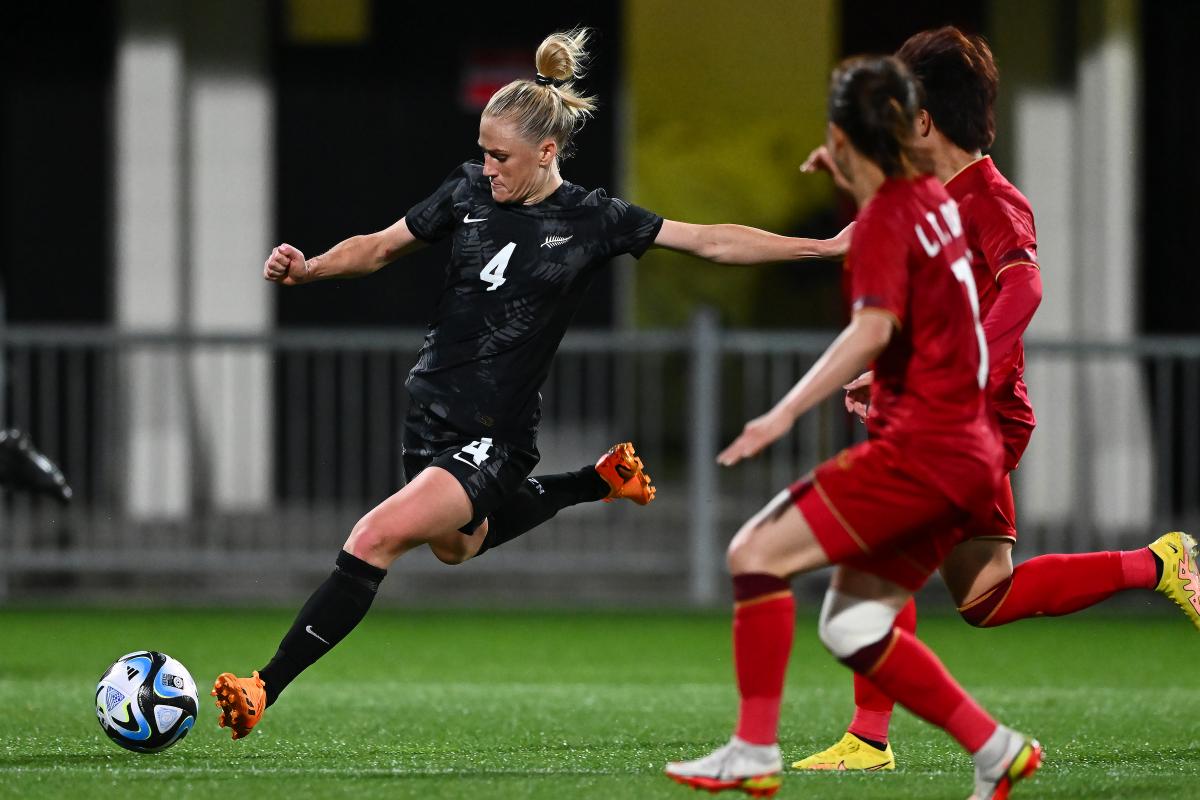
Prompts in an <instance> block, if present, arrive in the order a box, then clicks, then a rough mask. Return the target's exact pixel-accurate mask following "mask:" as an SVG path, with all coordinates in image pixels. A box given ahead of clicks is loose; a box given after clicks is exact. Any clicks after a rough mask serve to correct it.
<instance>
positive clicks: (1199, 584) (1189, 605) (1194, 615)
mask: <svg viewBox="0 0 1200 800" xmlns="http://www.w3.org/2000/svg"><path fill="white" fill-rule="evenodd" d="M1150 550H1151V552H1153V553H1154V554H1155V555H1156V556H1158V557H1159V558H1161V559H1162V562H1163V572H1162V580H1160V581H1159V582H1158V586H1156V587H1154V588H1155V591H1157V592H1158V593H1159V594H1162V595H1165V596H1166V597H1168V598H1170V600H1171V602H1173V603H1174V604H1175V605H1177V606H1179V607H1180V608H1181V609H1182V610H1183V613H1184V614H1187V616H1188V619H1190V620H1191V621H1192V624H1193V625H1195V626H1196V628H1197V630H1200V573H1197V572H1196V558H1197V555H1200V553H1197V545H1196V540H1195V539H1193V538H1192V537H1191V536H1189V535H1187V534H1186V533H1182V532H1180V531H1173V532H1171V533H1164V534H1163V535H1162V536H1160V537H1158V538H1157V539H1155V540H1154V541H1153V542H1151V543H1150Z"/></svg>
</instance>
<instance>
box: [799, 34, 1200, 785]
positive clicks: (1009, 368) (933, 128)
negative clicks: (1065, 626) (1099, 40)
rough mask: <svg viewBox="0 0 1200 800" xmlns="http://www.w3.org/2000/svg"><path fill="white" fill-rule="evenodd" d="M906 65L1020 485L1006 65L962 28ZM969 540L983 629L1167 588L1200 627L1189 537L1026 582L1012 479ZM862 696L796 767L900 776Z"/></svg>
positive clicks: (1041, 572) (874, 708)
mask: <svg viewBox="0 0 1200 800" xmlns="http://www.w3.org/2000/svg"><path fill="white" fill-rule="evenodd" d="M896 56H897V58H899V59H900V60H901V61H903V62H904V63H905V64H906V66H908V67H909V69H910V70H911V71H912V72H913V74H914V77H915V78H916V79H917V80H918V81H919V83H920V84H921V87H922V97H923V101H922V105H923V108H922V109H921V110H920V111H919V112H918V114H917V120H916V139H915V141H914V151H915V152H916V155H917V157H918V158H921V159H923V160H924V161H926V162H927V163H928V166H929V167H930V168H931V169H932V171H933V173H934V174H935V175H936V176H937V177H938V178H939V179H941V180H942V181H943V182H944V183H945V185H946V191H947V192H948V193H949V194H950V196H951V197H953V198H954V199H955V200H956V201H958V207H959V213H960V216H961V218H962V223H963V232H964V236H965V237H966V241H967V246H968V249H969V251H970V258H971V267H972V270H973V272H974V276H975V284H976V287H977V290H978V294H979V305H980V313H981V315H982V318H983V329H984V333H985V335H986V336H987V344H988V352H989V357H990V360H991V367H990V376H989V377H990V379H989V386H988V397H989V400H990V401H991V404H992V407H993V409H994V410H995V412H996V414H997V417H998V420H999V423H1000V431H1001V435H1002V437H1003V439H1004V468H1005V472H1006V473H1009V472H1011V471H1012V470H1014V469H1016V467H1017V464H1018V463H1019V461H1020V459H1021V455H1022V454H1023V453H1024V451H1025V447H1026V445H1027V444H1028V443H1029V437H1030V434H1031V433H1032V432H1033V427H1034V424H1035V420H1034V415H1033V407H1032V405H1031V404H1030V402H1029V396H1028V394H1027V393H1026V390H1025V382H1024V378H1023V372H1024V366H1025V357H1024V348H1023V346H1022V343H1021V336H1022V334H1023V333H1024V332H1025V328H1026V327H1027V326H1028V324H1029V321H1030V320H1031V319H1032V318H1033V314H1034V312H1035V311H1036V309H1037V307H1038V303H1039V302H1040V300H1041V295H1042V283H1041V276H1040V272H1039V269H1038V262H1037V236H1036V233H1035V230H1034V221H1033V211H1032V209H1031V208H1030V205H1029V202H1028V201H1027V200H1026V199H1025V197H1024V195H1022V194H1021V193H1020V192H1019V191H1018V190H1017V189H1016V187H1014V186H1013V185H1012V184H1011V183H1009V181H1008V180H1007V179H1006V178H1005V177H1004V176H1003V175H1001V174H1000V171H999V170H998V169H997V168H996V165H995V164H994V163H993V162H992V160H991V158H989V157H987V156H985V155H983V150H985V149H987V148H988V147H990V146H991V144H992V140H993V138H994V136H995V122H994V115H993V104H994V102H995V98H996V87H997V82H998V76H997V71H996V65H995V62H994V61H993V59H992V54H991V50H990V49H989V48H988V45H987V42H986V41H984V40H983V39H982V38H980V37H974V36H966V35H964V34H963V33H962V32H961V31H959V30H958V29H956V28H952V27H945V28H940V29H937V30H932V31H924V32H921V33H918V34H916V35H914V36H912V37H911V38H910V39H909V40H908V41H906V42H905V43H904V45H903V46H902V47H901V48H900V50H899V51H898V52H897V53H896ZM819 157H820V155H819V154H818V158H819ZM826 163H827V162H826ZM869 386H870V375H869V374H868V375H866V376H863V377H862V378H860V379H858V380H856V381H854V382H852V383H851V384H850V392H849V394H848V396H847V407H848V408H849V409H850V410H852V411H855V412H856V413H858V414H859V415H860V416H863V417H866V416H867V403H866V402H865V401H866V397H865V396H864V394H863V393H864V391H869ZM964 538H965V539H966V541H964V542H963V543H962V544H960V545H959V546H957V547H956V548H955V549H954V550H953V551H952V552H951V553H950V554H949V555H948V556H947V557H946V560H945V562H944V563H943V565H942V575H943V577H944V578H945V581H946V584H947V586H948V588H949V589H950V592H951V595H952V596H953V597H954V599H955V602H956V603H957V605H958V607H959V611H960V612H961V613H962V616H963V618H964V619H966V620H967V621H968V622H969V623H970V624H972V625H976V626H980V627H992V626H996V625H1003V624H1006V623H1009V622H1013V621H1016V620H1018V619H1026V618H1028V617H1035V616H1059V615H1062V614H1070V613H1072V612H1075V611H1079V610H1081V609H1083V608H1087V607H1088V606H1091V605H1094V604H1095V603H1098V602H1100V601H1101V600H1103V599H1105V598H1107V597H1109V596H1111V595H1112V594H1114V593H1115V592H1119V591H1122V590H1126V589H1154V588H1157V589H1158V590H1159V591H1161V592H1163V593H1164V594H1166V595H1167V596H1168V597H1171V598H1172V599H1173V600H1175V601H1176V602H1177V603H1178V604H1179V605H1180V607H1181V608H1183V609H1184V611H1185V612H1186V613H1188V615H1189V616H1190V617H1191V618H1192V621H1193V623H1195V624H1197V625H1200V607H1198V606H1200V603H1197V604H1196V605H1193V603H1192V602H1190V599H1191V598H1192V593H1191V592H1189V591H1188V590H1187V588H1186V587H1187V585H1188V583H1189V582H1190V581H1192V580H1195V578H1194V576H1195V567H1194V562H1193V558H1194V556H1193V554H1192V552H1191V551H1192V550H1193V549H1194V547H1195V543H1194V542H1193V541H1192V540H1191V537H1189V536H1187V535H1186V534H1181V533H1177V532H1176V533H1168V534H1166V535H1164V536H1163V537H1160V539H1159V540H1157V541H1156V542H1154V543H1153V544H1152V545H1150V546H1149V547H1145V548H1141V549H1139V550H1133V551H1125V552H1101V553H1079V554H1071V555H1044V556H1040V557H1038V558H1034V559H1030V560H1029V561H1026V562H1024V563H1022V564H1021V565H1020V566H1018V567H1017V568H1016V569H1015V570H1014V568H1013V563H1012V546H1013V542H1014V541H1015V540H1016V527H1015V510H1014V504H1013V495H1012V485H1011V482H1010V480H1009V477H1008V475H1007V474H1006V475H1005V478H1004V481H1003V483H1002V484H1001V487H1000V491H999V494H998V495H997V498H996V504H995V508H994V510H993V512H992V513H991V514H989V515H987V516H986V517H984V518H983V519H981V520H978V521H976V522H974V523H973V524H972V525H971V526H969V527H968V529H967V531H966V532H965V537H964ZM1164 562H1168V566H1169V569H1164ZM1189 576H1191V577H1189ZM1195 585H1200V582H1197V583H1196V584H1195ZM897 626H899V627H903V628H905V629H907V630H909V631H913V630H915V628H916V607H915V605H913V604H911V603H910V604H909V605H908V606H906V607H905V608H904V610H903V611H902V612H901V614H900V615H899V617H898V618H897ZM854 697H855V715H854V719H853V720H852V721H851V723H850V726H849V727H848V729H847V733H846V735H845V736H843V737H842V739H841V740H840V741H838V742H837V743H836V744H834V745H833V746H832V747H830V748H828V749H826V750H823V751H821V752H819V753H816V754H814V755H812V756H809V757H808V758H805V759H803V760H801V761H798V762H796V763H795V764H793V766H794V767H796V768H797V769H827V770H847V769H849V770H855V769H857V770H885V769H894V768H895V757H894V755H893V753H892V748H891V745H890V743H889V741H888V729H889V726H890V721H891V714H892V707H893V705H894V704H893V702H892V700H891V698H890V697H888V696H887V694H886V693H884V692H882V691H880V690H879V689H878V688H876V687H875V686H873V685H872V683H871V682H870V681H869V680H867V679H865V678H863V677H861V676H855V681H854Z"/></svg>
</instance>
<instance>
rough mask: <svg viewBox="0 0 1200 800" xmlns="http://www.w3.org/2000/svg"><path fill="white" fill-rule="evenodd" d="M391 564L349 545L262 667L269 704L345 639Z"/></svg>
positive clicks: (360, 616)
mask: <svg viewBox="0 0 1200 800" xmlns="http://www.w3.org/2000/svg"><path fill="white" fill-rule="evenodd" d="M385 575H387V570H386V569H380V568H379V567H376V566H373V565H371V564H368V563H367V562H366V561H363V560H362V559H361V558H357V557H355V556H353V555H351V554H350V553H347V552H346V551H345V550H343V551H342V552H340V553H338V557H337V565H336V566H335V567H334V568H333V574H332V575H330V576H329V577H328V578H327V579H326V580H325V582H324V583H323V584H321V586H320V587H319V588H318V589H317V590H316V591H315V592H313V594H312V597H310V598H308V602H307V603H305V604H304V607H303V608H301V609H300V613H299V614H298V615H297V616H296V621H295V622H293V623H292V627H291V629H290V630H288V632H287V635H285V636H284V637H283V641H282V642H280V643H279V650H278V651H277V652H276V653H275V657H274V658H272V659H271V662H270V663H269V664H267V665H266V666H265V667H263V668H262V669H260V670H259V671H258V675H259V677H260V678H262V679H263V682H264V683H265V684H266V690H267V705H268V706H270V705H271V704H272V703H274V702H275V700H276V699H277V698H278V697H279V694H280V692H282V691H283V690H284V689H286V688H287V685H288V684H289V683H291V682H292V681H293V680H295V679H296V676H297V675H299V674H300V673H301V672H303V671H304V670H306V669H308V668H309V667H310V666H312V665H313V664H315V663H316V662H317V660H318V659H319V658H321V656H323V655H325V654H326V653H328V652H329V651H330V650H332V649H333V647H334V645H336V644H337V643H338V642H340V641H341V640H342V639H344V638H346V635H347V634H349V633H350V631H352V630H354V627H355V626H356V625H358V623H359V622H361V621H362V618H363V617H364V616H366V614H367V609H369V608H370V607H371V602H372V601H373V600H374V599H375V593H376V592H377V591H378V590H379V582H380V581H382V580H383V578H384V576H385Z"/></svg>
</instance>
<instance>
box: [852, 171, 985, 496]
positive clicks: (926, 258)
mask: <svg viewBox="0 0 1200 800" xmlns="http://www.w3.org/2000/svg"><path fill="white" fill-rule="evenodd" d="M967 259H968V256H967V246H966V240H965V239H964V237H963V226H962V222H961V220H960V218H959V214H958V207H957V205H956V204H955V202H954V201H953V200H951V199H950V196H949V195H948V194H947V193H946V190H945V188H943V187H942V185H941V184H940V183H939V182H938V181H937V180H936V179H935V178H932V177H922V178H917V179H914V180H898V179H891V180H887V181H885V182H884V184H883V185H882V186H881V187H880V189H879V191H878V192H877V193H876V194H875V196H874V197H873V198H871V200H870V201H869V202H868V203H867V204H866V205H865V206H864V207H863V209H862V210H861V211H860V212H859V215H858V225H857V227H856V228H855V231H854V239H853V241H852V243H851V245H850V252H849V253H848V254H847V256H846V266H847V269H848V270H849V273H850V297H851V308H852V309H853V311H854V312H855V313H857V312H859V311H862V310H863V309H870V310H875V311H881V312H884V313H886V314H888V315H890V316H892V317H894V318H895V322H896V326H897V330H896V332H895V334H894V335H893V336H892V339H891V341H890V342H889V343H888V346H887V348H886V349H885V350H884V351H883V353H882V354H880V356H879V358H877V359H876V361H875V364H874V369H875V381H874V383H873V385H872V387H871V411H870V414H869V415H868V418H867V430H868V433H869V434H870V436H871V437H872V438H877V439H886V440H888V441H890V442H892V443H893V444H895V445H896V446H897V447H898V448H899V451H900V452H902V453H903V454H904V458H905V462H906V465H907V466H908V467H909V468H911V469H913V470H914V471H917V472H919V473H920V474H922V475H924V476H925V478H926V479H928V480H929V482H930V483H931V484H932V485H934V486H935V487H936V488H937V489H938V490H939V491H941V492H943V493H944V494H945V495H946V496H947V497H948V498H949V499H950V500H951V501H952V502H954V503H955V504H956V505H959V506H960V507H962V508H965V509H967V510H975V509H976V508H977V507H979V506H980V504H981V503H982V504H984V505H987V504H990V503H991V502H992V499H993V495H994V493H995V488H996V485H997V483H998V482H999V480H1000V476H1001V474H1002V470H1001V465H1002V460H1003V459H1002V455H1003V454H1002V449H1001V443H1000V436H999V432H998V430H997V428H996V423H995V421H994V419H993V417H992V414H991V412H990V411H989V409H988V406H987V401H986V398H985V397H984V391H983V387H984V384H985V383H986V380H987V367H986V359H981V350H982V351H984V352H986V350H985V349H984V348H982V347H981V344H982V339H983V329H982V327H981V326H980V324H979V321H978V317H977V313H976V311H975V310H973V308H972V306H973V305H974V304H975V301H974V295H975V291H974V289H975V286H974V279H973V277H972V275H971V270H970V264H969V262H968V260H967ZM981 361H982V362H983V363H981Z"/></svg>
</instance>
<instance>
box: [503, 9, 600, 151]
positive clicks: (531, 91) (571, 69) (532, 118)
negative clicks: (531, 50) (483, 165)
mask: <svg viewBox="0 0 1200 800" xmlns="http://www.w3.org/2000/svg"><path fill="white" fill-rule="evenodd" d="M591 35H592V32H591V30H590V29H588V28H574V29H572V30H569V31H560V32H558V33H552V34H550V35H549V36H547V37H546V38H545V39H543V40H542V43H541V45H540V46H539V47H538V49H537V55H536V56H535V57H534V64H535V65H536V68H537V75H538V79H537V80H529V79H525V78H522V79H520V80H515V81H513V82H512V83H510V84H508V85H507V86H505V87H504V88H502V89H500V90H499V91H498V92H496V93H495V94H494V95H492V98H491V99H490V100H489V101H488V104H487V106H486V107H485V108H484V109H483V114H484V116H491V117H503V118H505V119H509V120H512V121H513V122H515V123H516V125H517V129H518V130H519V131H520V132H521V135H522V137H523V138H525V139H526V140H527V141H529V142H541V141H544V140H545V139H553V140H554V141H555V142H556V143H557V144H558V152H559V157H560V158H566V157H568V156H569V155H570V154H571V140H572V138H574V136H575V134H576V133H577V132H578V131H579V129H580V128H582V127H583V124H584V123H585V122H587V120H588V118H589V117H591V116H592V114H593V113H594V112H595V110H596V99H595V97H593V96H590V95H585V94H583V93H582V92H580V91H578V90H576V88H575V86H574V81H575V79H576V78H581V77H583V76H584V75H585V74H586V72H587V66H588V52H587V42H588V39H589V38H590V37H591Z"/></svg>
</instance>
